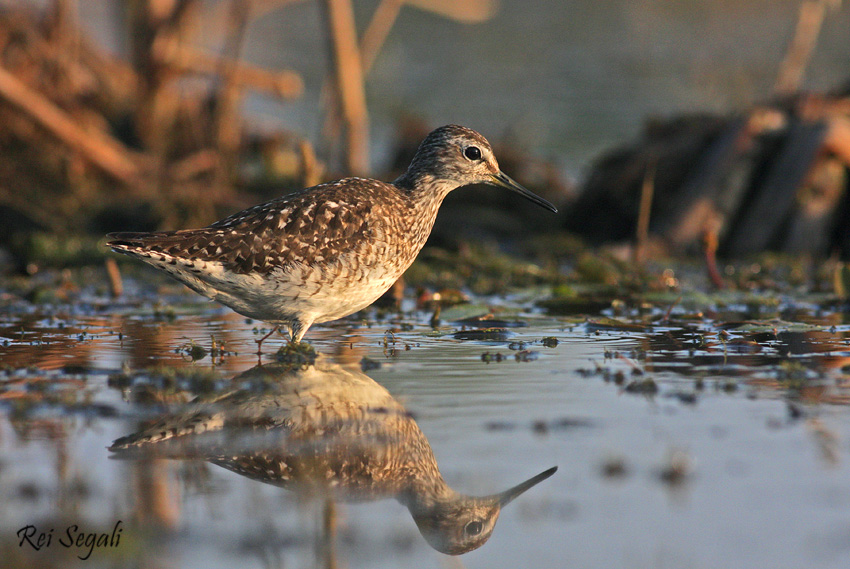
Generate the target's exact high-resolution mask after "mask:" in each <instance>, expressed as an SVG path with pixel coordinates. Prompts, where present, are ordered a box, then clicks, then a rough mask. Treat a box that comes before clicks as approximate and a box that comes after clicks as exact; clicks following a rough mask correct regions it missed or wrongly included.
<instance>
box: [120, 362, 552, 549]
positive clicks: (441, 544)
mask: <svg viewBox="0 0 850 569" xmlns="http://www.w3.org/2000/svg"><path fill="white" fill-rule="evenodd" d="M231 385H238V386H243V387H242V388H240V389H236V390H233V391H230V392H226V393H215V394H208V395H204V396H203V397H202V398H199V399H198V400H197V401H195V402H193V403H190V404H187V405H186V406H185V407H184V408H182V409H181V410H179V411H178V412H177V413H175V414H173V415H167V416H164V417H161V418H159V419H158V420H156V421H155V422H154V423H153V424H151V425H149V426H148V427H147V428H145V429H143V430H141V431H139V432H136V433H133V434H130V435H127V436H125V437H121V438H120V439H118V440H116V441H115V442H114V443H113V444H112V446H111V447H110V450H111V451H112V452H114V453H115V456H116V457H123V458H134V457H136V458H150V457H159V458H172V459H201V460H206V461H209V462H211V463H213V464H216V465H218V466H221V467H223V468H226V469H227V470H230V471H232V472H235V473H237V474H240V475H242V476H245V477H248V478H251V479H253V480H258V481H261V482H265V483H267V484H273V485H275V486H280V487H283V488H286V489H289V490H293V491H295V492H299V493H302V494H303V495H306V496H317V497H323V498H326V499H329V500H331V501H345V502H362V501H371V500H379V499H384V498H394V499H396V500H398V501H399V502H401V503H402V504H404V505H405V506H406V507H407V509H408V511H409V512H410V514H411V516H412V517H413V520H414V521H415V522H416V526H417V527H418V528H419V531H420V533H421V534H422V536H423V537H424V538H425V539H426V540H427V541H428V543H429V544H430V545H431V546H432V547H433V548H434V549H437V550H438V551H442V552H443V553H448V554H451V555H458V554H461V553H465V552H467V551H471V550H473V549H476V548H478V547H480V546H481V545H483V544H484V543H485V542H486V541H487V540H488V539H489V538H490V535H491V534H492V532H493V529H494V527H495V525H496V522H497V520H498V519H499V514H500V512H501V510H502V508H503V507H504V506H505V505H506V504H508V503H509V502H511V501H512V500H513V499H514V498H516V497H517V496H519V495H520V494H522V493H523V492H525V491H526V490H528V489H529V488H531V487H532V486H535V485H536V484H538V483H539V482H542V481H543V480H545V479H547V478H549V477H550V476H552V474H554V473H555V471H556V470H557V467H552V468H550V469H548V470H546V471H544V472H541V473H540V474H538V475H537V476H534V477H532V478H530V479H528V480H526V481H525V482H522V483H521V484H518V485H516V486H514V487H513V488H510V489H508V490H505V491H503V492H499V493H497V494H491V495H489V496H469V495H466V494H461V493H459V492H456V491H455V490H453V489H452V488H451V487H450V486H449V485H448V484H447V483H446V481H445V480H444V479H443V476H442V475H441V474H440V469H439V467H438V465H437V460H436V458H435V457H434V452H433V451H432V449H431V445H430V444H429V443H428V439H427V438H426V437H425V435H424V434H423V433H422V431H421V430H420V428H419V426H418V425H417V424H416V421H415V420H414V418H413V416H412V415H411V414H410V413H409V412H408V411H407V409H405V408H404V407H403V406H402V405H401V404H400V403H399V402H398V401H397V400H396V399H395V398H394V397H393V396H392V395H391V394H390V393H389V392H388V391H387V390H386V389H385V388H384V387H382V386H381V385H379V384H378V383H376V382H375V381H374V380H372V379H371V378H370V377H368V376H367V375H365V374H364V373H362V372H361V371H360V370H359V369H357V368H352V369H347V368H343V367H341V366H339V365H334V364H326V363H324V361H323V360H319V361H318V362H317V363H316V365H315V366H310V367H307V368H306V369H305V368H301V367H295V368H293V367H292V366H282V365H279V364H272V365H267V366H257V367H255V368H252V369H250V370H248V371H247V372H245V373H243V374H241V375H239V376H237V377H235V378H234V379H233V381H232V382H231Z"/></svg>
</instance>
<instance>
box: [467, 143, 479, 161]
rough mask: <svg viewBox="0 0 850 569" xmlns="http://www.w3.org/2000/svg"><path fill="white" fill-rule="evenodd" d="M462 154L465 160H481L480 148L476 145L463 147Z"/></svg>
mask: <svg viewBox="0 0 850 569" xmlns="http://www.w3.org/2000/svg"><path fill="white" fill-rule="evenodd" d="M463 155H464V156H466V159H467V160H481V149H480V148H478V147H477V146H467V147H466V148H464V149H463Z"/></svg>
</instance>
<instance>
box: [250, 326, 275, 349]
mask: <svg viewBox="0 0 850 569" xmlns="http://www.w3.org/2000/svg"><path fill="white" fill-rule="evenodd" d="M279 328H280V326H275V327H274V328H272V330H271V332H269V333H268V334H266V335H265V336H263V337H262V338H260V339H259V340H254V341H255V342H257V355H258V356H260V355H262V354H263V342H265V341H266V340H267V339H268V338H269V336H271V335H272V334H274V333H275V332H277V331H278V329H279Z"/></svg>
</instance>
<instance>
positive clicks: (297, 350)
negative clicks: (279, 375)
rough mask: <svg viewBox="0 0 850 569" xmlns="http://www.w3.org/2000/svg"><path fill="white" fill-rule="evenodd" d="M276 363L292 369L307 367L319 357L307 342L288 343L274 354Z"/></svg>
mask: <svg viewBox="0 0 850 569" xmlns="http://www.w3.org/2000/svg"><path fill="white" fill-rule="evenodd" d="M275 357H276V359H277V361H279V362H281V363H285V364H289V365H291V366H293V367H309V366H311V365H313V364H314V363H316V358H317V357H319V354H318V352H316V348H314V347H313V346H311V345H310V344H308V343H307V342H294V341H292V340H290V341H288V342H287V343H286V344H284V345H283V346H281V347H280V349H279V350H278V351H277V353H276V354H275Z"/></svg>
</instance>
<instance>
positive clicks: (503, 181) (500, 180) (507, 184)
mask: <svg viewBox="0 0 850 569" xmlns="http://www.w3.org/2000/svg"><path fill="white" fill-rule="evenodd" d="M492 184H493V185H494V186H501V187H503V188H507V189H509V190H511V191H512V192H516V193H518V194H519V195H521V196H522V197H524V198H525V199H527V200H530V201H532V202H534V203H536V204H537V205H539V206H541V207H545V208H546V209H548V210H549V211H551V212H552V213H558V208H556V207H555V206H553V205H552V204H551V203H549V202H548V201H546V200H544V199H543V198H541V197H540V196H538V195H536V194H533V193H531V192H530V191H528V190H526V189H525V188H523V187H522V186H520V185H519V184H517V183H516V182H514V181H513V180H512V179H511V177H510V176H508V175H507V174H505V173H502V172H499V173H497V174H493V178H492Z"/></svg>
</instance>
